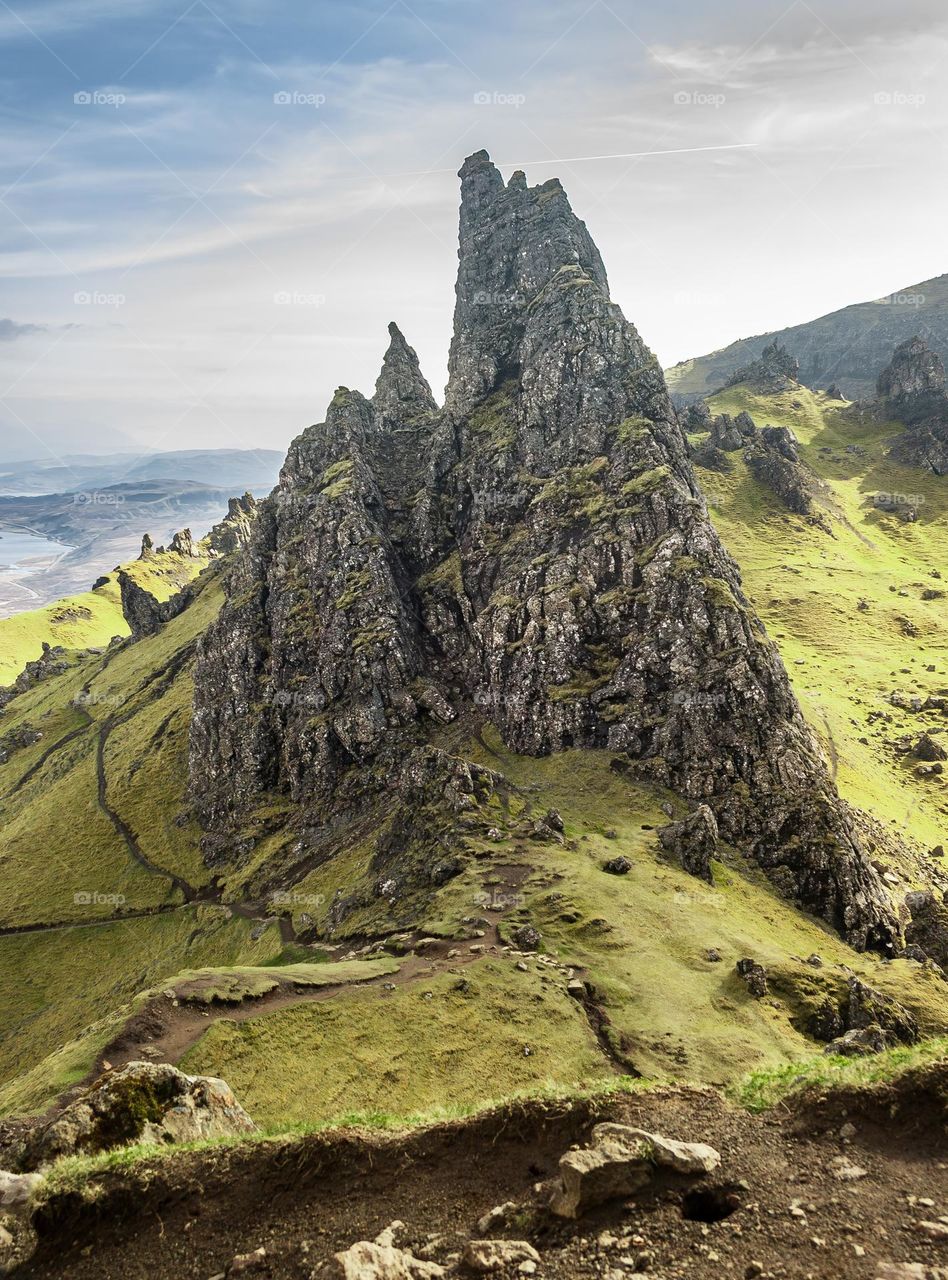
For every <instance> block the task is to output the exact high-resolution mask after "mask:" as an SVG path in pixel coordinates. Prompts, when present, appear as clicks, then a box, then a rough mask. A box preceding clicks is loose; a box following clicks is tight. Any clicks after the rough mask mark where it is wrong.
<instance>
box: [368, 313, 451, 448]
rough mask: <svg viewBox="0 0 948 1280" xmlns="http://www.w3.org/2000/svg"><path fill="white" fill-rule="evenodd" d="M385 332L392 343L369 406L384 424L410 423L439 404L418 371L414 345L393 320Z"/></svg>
mask: <svg viewBox="0 0 948 1280" xmlns="http://www.w3.org/2000/svg"><path fill="white" fill-rule="evenodd" d="M388 332H389V335H390V336H391V342H390V343H389V346H388V350H387V351H386V352H385V358H384V359H383V361H382V372H381V373H380V374H379V376H378V381H377V382H376V384H375V395H374V396H373V397H372V406H373V408H374V409H375V412H376V416H377V417H378V419H379V422H380V423H381V424H382V425H383V426H401V425H409V424H412V423H414V422H416V421H417V420H418V419H419V418H423V417H425V416H426V415H428V414H431V413H434V412H436V411H437V408H438V406H437V404H436V403H435V398H434V396H433V395H432V394H431V387H430V386H429V385H428V382H427V380H426V379H425V377H424V375H423V374H422V372H421V366H420V365H419V363H418V356H417V354H416V352H415V349H414V347H410V346H409V345H408V343H407V342H406V341H405V335H404V334H403V333H402V331H401V329H399V327H398V325H397V324H396V323H395V321H394V320H393V321H392V323H391V324H390V325H389V326H388Z"/></svg>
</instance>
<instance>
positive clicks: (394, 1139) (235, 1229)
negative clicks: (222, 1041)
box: [21, 1064, 948, 1280]
mask: <svg viewBox="0 0 948 1280" xmlns="http://www.w3.org/2000/svg"><path fill="white" fill-rule="evenodd" d="M946 1096H948V1065H946V1064H940V1065H936V1066H933V1067H928V1068H925V1069H919V1070H917V1071H915V1072H912V1073H910V1074H909V1075H907V1076H906V1077H904V1078H903V1080H902V1081H901V1082H900V1083H899V1084H898V1085H896V1086H884V1087H875V1088H871V1089H854V1090H850V1091H847V1092H846V1093H844V1094H838V1095H835V1096H833V1097H831V1098H829V1099H827V1098H825V1097H823V1096H821V1095H819V1094H817V1093H813V1092H811V1093H809V1094H807V1095H805V1097H804V1098H803V1099H802V1100H801V1101H800V1102H799V1103H798V1104H796V1105H795V1106H794V1107H793V1108H784V1109H782V1110H781V1113H780V1114H771V1115H767V1116H764V1117H755V1116H751V1115H749V1114H747V1113H746V1112H741V1111H737V1110H734V1109H732V1108H731V1107H729V1106H728V1104H726V1103H725V1102H724V1101H723V1100H722V1098H721V1097H720V1096H719V1095H717V1094H716V1093H714V1092H713V1091H711V1090H664V1091H660V1092H657V1093H648V1094H642V1095H638V1096H627V1097H622V1098H612V1099H607V1100H602V1101H600V1102H596V1103H591V1102H581V1103H575V1104H572V1105H567V1104H541V1103H530V1104H525V1105H515V1106H508V1107H505V1108H503V1109H501V1110H498V1111H494V1112H491V1113H488V1114H486V1115H483V1116H479V1117H477V1118H475V1119H474V1120H471V1121H465V1122H458V1123H454V1124H442V1125H437V1126H433V1127H431V1128H428V1129H425V1130H421V1131H416V1132H414V1133H412V1134H409V1135H396V1136H379V1135H372V1134H365V1133H358V1132H354V1131H349V1132H335V1133H326V1134H321V1135H316V1136H311V1137H306V1138H301V1139H294V1140H281V1141H279V1142H277V1141H273V1142H267V1143H264V1144H249V1145H246V1144H245V1145H242V1146H239V1147H235V1148H231V1149H218V1150H211V1151H209V1152H203V1153H196V1152H191V1153H181V1154H180V1155H179V1156H177V1157H175V1158H174V1159H172V1160H161V1161H157V1160H156V1161H151V1162H148V1163H147V1164H143V1165H140V1166H137V1167H136V1169H135V1171H134V1173H132V1174H129V1173H127V1172H126V1173H122V1172H118V1171H108V1172H105V1173H103V1174H101V1175H99V1176H98V1177H97V1179H96V1184H95V1185H96V1191H97V1195H96V1197H95V1199H94V1200H90V1198H88V1197H84V1198H81V1197H79V1196H77V1195H75V1194H67V1195H61V1196H59V1197H58V1198H55V1199H53V1200H51V1201H50V1202H49V1203H48V1204H47V1205H46V1207H45V1209H44V1210H43V1212H42V1213H41V1214H40V1216H39V1218H38V1221H37V1224H36V1225H37V1228H38V1232H39V1236H40V1247H39V1252H38V1254H37V1255H36V1258H35V1259H34V1261H33V1262H32V1263H31V1264H30V1265H29V1267H28V1268H27V1269H25V1270H24V1271H23V1272H21V1274H24V1275H30V1276H35V1277H37V1278H38V1280H52V1277H62V1276H66V1277H69V1278H70V1280H145V1278H146V1277H147V1278H148V1280H191V1278H194V1280H210V1278H211V1277H214V1276H220V1275H222V1274H224V1273H225V1272H226V1269H227V1267H228V1265H229V1263H230V1261H231V1259H233V1258H234V1256H235V1255H237V1254H246V1253H250V1252H252V1251H253V1250H256V1249H258V1248H261V1247H262V1248H264V1249H265V1250H266V1255H265V1258H264V1260H263V1262H262V1264H261V1265H260V1266H259V1268H257V1269H254V1270H252V1271H250V1272H246V1273H242V1274H249V1275H252V1276H254V1277H256V1276H260V1277H270V1278H271V1280H284V1278H285V1280H316V1278H318V1277H319V1276H320V1275H321V1274H322V1273H323V1269H324V1265H325V1263H326V1262H327V1261H328V1259H329V1258H330V1257H331V1256H332V1254H333V1253H334V1252H335V1251H337V1250H341V1249H344V1248H347V1247H348V1246H349V1245H351V1244H352V1243H354V1242H355V1241H357V1240H361V1239H372V1238H373V1237H374V1236H375V1235H376V1234H377V1233H378V1232H379V1231H381V1230H382V1229H383V1228H385V1227H386V1226H387V1225H388V1224H389V1223H391V1222H393V1221H395V1220H397V1219H400V1220H402V1221H403V1222H404V1223H405V1224H406V1225H405V1231H404V1234H403V1236H402V1237H401V1239H400V1242H401V1243H403V1244H404V1245H406V1246H408V1247H413V1248H414V1250H415V1251H416V1252H418V1253H419V1254H422V1255H424V1256H427V1257H429V1258H433V1259H435V1260H437V1261H440V1262H442V1263H447V1264H448V1265H450V1255H451V1254H452V1253H456V1252H457V1251H458V1249H459V1248H460V1247H461V1245H463V1242H464V1241H465V1240H467V1239H469V1238H470V1237H471V1236H472V1235H476V1234H477V1230H476V1223H477V1219H478V1218H479V1217H480V1216H481V1215H483V1214H484V1213H485V1212H487V1211H488V1210H490V1209H491V1208H493V1207H494V1206H495V1205H498V1204H501V1203H503V1202H506V1201H510V1200H514V1201H517V1202H523V1201H530V1199H531V1197H532V1195H533V1190H532V1189H533V1187H534V1186H535V1184H536V1183H537V1181H538V1179H543V1178H547V1177H549V1176H551V1175H552V1174H553V1173H554V1172H555V1170H556V1166H557V1161H558V1159H559V1156H560V1155H561V1154H562V1153H563V1151H564V1150H565V1149H566V1148H567V1147H568V1146H570V1145H571V1144H572V1143H574V1142H577V1141H582V1140H583V1139H584V1138H585V1137H586V1135H587V1134H588V1131H589V1129H590V1127H591V1126H592V1124H593V1123H595V1122H596V1121H597V1120H602V1119H615V1120H621V1121H627V1122H630V1123H633V1124H636V1125H639V1126H641V1127H643V1128H646V1129H649V1130H653V1131H656V1132H661V1133H664V1134H666V1135H669V1136H673V1137H678V1138H682V1139H689V1140H696V1141H705V1142H710V1143H711V1144H712V1145H713V1146H715V1147H716V1148H717V1149H718V1150H719V1151H720V1153H721V1156H722V1166H721V1169H720V1170H719V1171H718V1172H717V1173H715V1174H714V1175H712V1176H711V1177H710V1178H707V1179H704V1180H702V1181H700V1182H698V1183H695V1182H692V1181H689V1180H685V1179H674V1178H671V1179H669V1180H666V1181H665V1182H656V1183H655V1184H653V1185H652V1186H651V1187H649V1188H648V1189H647V1190H646V1191H644V1192H641V1193H639V1194H638V1195H636V1196H635V1198H634V1199H632V1200H626V1201H616V1202H613V1203H612V1204H611V1205H609V1206H606V1207H604V1208H602V1209H600V1210H598V1211H596V1212H595V1213H594V1214H591V1215H590V1216H588V1217H587V1218H584V1219H582V1220H581V1221H580V1222H578V1223H569V1222H562V1221H560V1220H555V1219H550V1218H548V1217H545V1216H543V1215H541V1216H539V1217H537V1218H535V1219H533V1220H532V1221H527V1222H525V1223H524V1222H521V1223H520V1225H519V1226H517V1227H515V1228H513V1229H508V1230H507V1231H500V1232H498V1233H497V1234H506V1235H508V1236H510V1237H511V1238H521V1239H522V1238H527V1239H529V1240H531V1241H532V1243H533V1245H534V1246H535V1247H536V1248H537V1249H538V1250H539V1252H540V1255H541V1259H542V1260H541V1263H540V1265H539V1269H538V1272H537V1274H538V1276H539V1277H541V1280H542V1278H548V1280H586V1278H587V1277H589V1278H590V1280H591V1278H592V1277H609V1278H610V1280H611V1277H613V1276H614V1277H615V1280H620V1277H621V1276H623V1275H626V1274H629V1273H631V1272H633V1271H634V1270H635V1269H636V1268H638V1269H639V1270H647V1271H648V1273H649V1274H651V1275H653V1276H655V1277H662V1278H663V1280H672V1278H673V1277H675V1278H677V1277H694V1278H695V1280H720V1278H721V1277H744V1276H745V1275H761V1274H762V1275H768V1274H770V1275H772V1276H774V1277H781V1278H782V1280H797V1278H799V1280H874V1278H875V1277H876V1276H877V1273H878V1268H879V1264H880V1263H882V1262H885V1261H897V1262H905V1261H915V1262H918V1263H923V1264H926V1265H927V1266H929V1267H935V1266H945V1265H946V1264H948V1245H946V1244H945V1243H944V1242H942V1243H939V1242H936V1241H934V1240H932V1239H930V1238H929V1236H928V1235H927V1234H925V1232H924V1230H923V1229H920V1228H919V1226H918V1225H917V1224H918V1223H919V1222H921V1221H927V1222H932V1221H937V1219H938V1218H939V1217H940V1215H942V1214H943V1213H945V1212H946V1211H948V1159H946V1157H948V1138H946V1129H945V1120H946V1103H945V1099H946ZM883 1120H884V1122H883ZM844 1125H852V1126H854V1128H855V1133H854V1135H853V1136H852V1139H851V1140H847V1139H846V1138H845V1137H844V1136H841V1134H840V1129H841V1127H842V1126H844ZM846 1132H847V1133H848V1132H849V1130H846ZM839 1157H844V1158H845V1160H846V1161H848V1162H851V1163H852V1164H855V1165H858V1166H860V1168H861V1169H863V1170H865V1175H864V1176H862V1177H859V1178H856V1179H855V1180H841V1179H840V1178H839V1177H837V1174H836V1167H837V1166H835V1165H834V1164H833V1161H834V1160H836V1159H838V1158H839ZM913 1198H914V1199H913ZM722 1215H726V1216H722ZM708 1219H714V1220H710V1221H709V1220H708ZM757 1267H759V1268H760V1270H757V1269H756V1268H757ZM510 1274H511V1275H514V1274H516V1272H515V1271H511V1272H510Z"/></svg>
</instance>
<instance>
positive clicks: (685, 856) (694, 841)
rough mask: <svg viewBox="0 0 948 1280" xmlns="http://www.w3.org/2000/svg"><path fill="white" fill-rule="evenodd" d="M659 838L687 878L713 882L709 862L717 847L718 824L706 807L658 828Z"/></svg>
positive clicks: (700, 807) (701, 806)
mask: <svg viewBox="0 0 948 1280" xmlns="http://www.w3.org/2000/svg"><path fill="white" fill-rule="evenodd" d="M658 839H659V842H660V843H661V845H662V848H663V849H666V850H667V851H668V852H669V853H671V854H672V855H673V856H674V857H675V858H677V859H678V861H679V862H680V863H681V865H682V867H683V868H684V870H685V871H687V872H688V874H689V875H692V876H697V877H698V878H699V879H700V880H707V882H708V883H709V884H711V883H712V882H713V877H712V874H711V859H712V858H713V857H714V853H715V849H716V848H717V843H718V824H717V821H716V820H715V817H714V813H713V812H712V810H711V809H710V808H709V807H708V805H706V804H701V805H699V806H698V808H697V809H696V810H695V812H694V813H691V814H689V815H688V817H687V818H683V819H682V820H681V821H680V822H672V823H669V825H668V826H667V827H661V828H660V829H659V832H658Z"/></svg>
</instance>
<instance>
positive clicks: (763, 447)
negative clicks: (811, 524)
mask: <svg viewBox="0 0 948 1280" xmlns="http://www.w3.org/2000/svg"><path fill="white" fill-rule="evenodd" d="M768 430H769V431H774V432H781V431H786V428H781V427H770V428H765V429H764V431H762V432H761V433H760V437H759V439H758V442H757V444H756V445H755V446H754V447H753V448H752V449H749V450H748V452H747V453H746V454H745V455H744V456H745V458H746V460H747V465H748V466H749V467H750V469H751V471H752V472H753V473H754V476H755V478H756V479H757V480H759V481H760V483H761V484H763V485H766V486H767V488H768V489H770V490H771V492H772V493H775V494H776V495H777V497H778V498H779V499H780V501H781V502H782V503H783V505H784V506H785V507H786V508H787V510H788V511H793V512H794V513H795V514H796V515H801V516H810V517H813V518H814V519H816V520H817V521H818V522H819V523H821V524H823V525H824V526H825V527H828V525H827V522H826V518H825V516H823V515H822V514H821V513H818V512H817V511H816V510H815V508H814V498H815V497H816V495H817V493H818V492H819V489H820V482H819V481H818V480H817V478H816V477H815V476H814V475H813V473H812V472H811V471H810V470H809V469H808V468H807V467H806V466H804V465H803V463H801V462H800V461H799V459H798V458H797V457H796V451H795V449H792V450H791V448H788V445H787V443H786V442H785V441H783V440H781V441H780V442H779V443H772V442H771V441H770V440H768V439H767V438H766V437H765V434H764V432H765V431H768ZM787 435H788V436H791V435H792V433H790V432H787Z"/></svg>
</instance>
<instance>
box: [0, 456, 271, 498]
mask: <svg viewBox="0 0 948 1280" xmlns="http://www.w3.org/2000/svg"><path fill="white" fill-rule="evenodd" d="M282 462H283V454H282V453H279V452H278V451H277V450H275V449H178V450H174V451H172V452H169V453H151V454H146V455H145V456H144V457H140V456H138V455H136V454H131V453H112V454H92V453H77V454H70V455H67V456H65V457H63V458H58V459H52V458H50V459H31V460H30V461H28V462H2V461H0V494H31V493H32V494H37V493H76V492H82V491H87V490H90V489H101V488H105V487H108V486H110V485H115V484H125V483H132V484H134V483H137V482H139V481H142V480H153V481H170V482H171V483H172V484H174V485H177V484H180V483H181V482H182V481H193V482H194V483H196V484H200V485H210V486H212V487H213V488H222V489H227V490H228V491H229V492H230V493H232V494H233V493H237V492H238V491H239V492H241V493H242V492H243V491H244V490H245V489H249V490H250V491H251V492H252V493H255V494H264V493H268V492H269V491H270V489H272V488H273V486H274V485H275V484H276V480H277V476H278V475H279V472H280V466H281V464H282Z"/></svg>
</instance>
